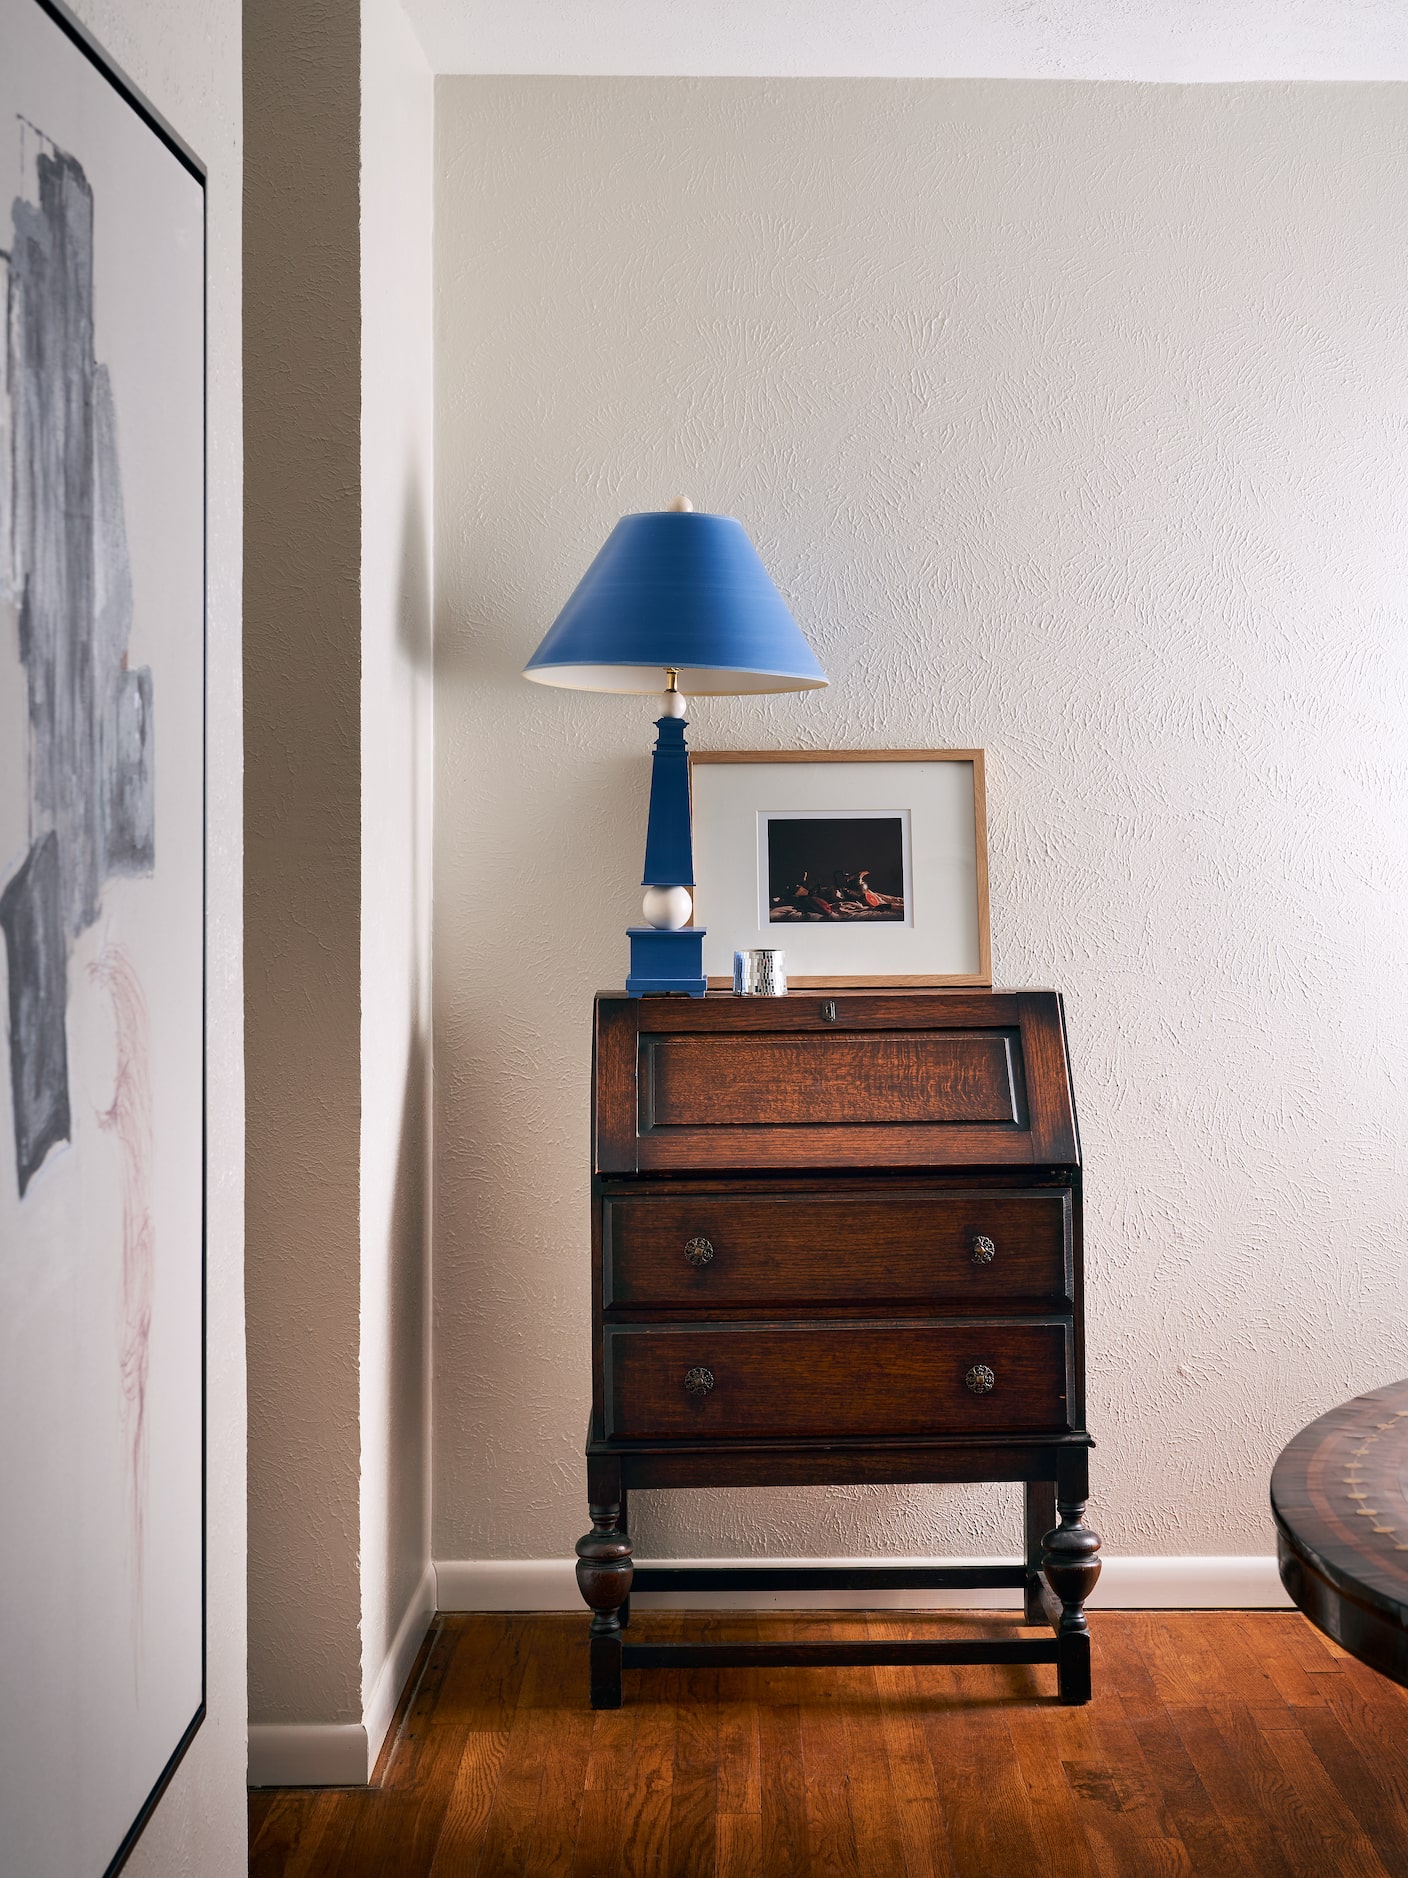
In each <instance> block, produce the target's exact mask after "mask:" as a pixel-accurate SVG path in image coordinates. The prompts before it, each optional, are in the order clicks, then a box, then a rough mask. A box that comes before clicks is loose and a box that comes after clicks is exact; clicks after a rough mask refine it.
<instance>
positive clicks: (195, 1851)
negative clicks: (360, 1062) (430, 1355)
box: [74, 0, 248, 1878]
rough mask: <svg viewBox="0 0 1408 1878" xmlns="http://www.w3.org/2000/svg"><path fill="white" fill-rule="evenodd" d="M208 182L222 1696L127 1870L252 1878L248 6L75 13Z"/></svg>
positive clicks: (211, 1022)
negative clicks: (246, 953)
mask: <svg viewBox="0 0 1408 1878" xmlns="http://www.w3.org/2000/svg"><path fill="white" fill-rule="evenodd" d="M74 6H75V11H76V12H77V14H78V15H79V17H80V18H81V19H82V21H83V23H84V25H85V26H87V27H88V28H89V30H90V31H91V32H92V33H93V34H94V35H95V36H96V37H97V38H98V39H99V41H100V42H101V43H102V44H103V45H104V47H105V48H106V49H107V51H108V52H109V53H110V54H111V55H112V57H113V58H114V59H115V60H116V61H117V62H118V64H119V65H120V66H121V67H122V68H123V70H124V71H125V72H126V73H127V74H128V76H129V77H130V78H131V79H132V80H133V82H134V83H135V84H136V85H138V86H139V87H140V88H141V89H142V90H143V91H144V92H145V93H146V95H147V96H148V97H149V98H150V99H151V101H152V103H153V104H154V105H155V106H156V108H157V110H158V111H160V112H161V113H162V115H163V116H164V117H166V118H167V120H168V121H169V122H170V123H171V124H172V125H173V126H174V128H175V129H176V130H177V131H178V132H179V134H180V135H181V136H182V137H184V138H185V139H186V141H187V142H188V143H189V144H190V145H191V148H192V149H193V150H195V151H196V152H197V153H198V154H199V155H200V157H201V158H202V160H203V161H204V162H205V164H206V167H207V171H208V181H207V194H206V209H207V215H208V222H207V235H208V248H207V253H208V263H209V265H208V274H207V284H208V296H209V297H208V300H207V319H208V329H207V356H208V372H207V380H206V391H207V407H206V409H207V426H208V428H207V441H208V456H207V463H208V472H209V480H208V484H207V497H208V509H207V514H208V526H209V532H208V536H207V553H208V562H207V569H208V586H207V602H208V611H207V615H206V656H207V661H208V663H207V686H208V690H207V706H206V728H207V746H206V760H207V768H206V818H207V819H206V830H207V849H206V896H207V902H206V903H207V909H208V916H207V924H206V1005H207V1038H208V1055H207V1083H206V1091H207V1104H208V1106H207V1124H208V1144H207V1155H206V1166H207V1173H208V1182H209V1184H208V1187H207V1193H206V1204H207V1214H206V1283H207V1292H206V1311H207V1362H208V1370H207V1377H206V1390H207V1395H206V1467H207V1482H206V1495H207V1497H206V1507H207V1517H206V1571H207V1577H206V1651H207V1658H206V1701H207V1714H206V1719H205V1722H204V1725H203V1726H202V1727H201V1729H200V1732H199V1733H198V1734H197V1735H196V1738H195V1740H194V1741H193V1742H192V1743H191V1746H190V1748H189V1750H188V1751H187V1754H186V1757H185V1759H184V1760H183V1761H182V1763H181V1765H180V1767H179V1769H178V1770H177V1772H176V1775H175V1777H174V1779H173V1780H172V1783H171V1785H170V1786H169V1787H168V1788H167V1790H166V1793H165V1795H164V1796H163V1798H162V1801H161V1804H160V1806H159V1807H158V1808H157V1811H156V1812H155V1814H154V1815H153V1816H152V1818H151V1820H150V1822H149V1823H148V1825H147V1828H146V1831H145V1832H144V1833H143V1835H142V1837H141V1839H140V1840H139V1841H138V1844H137V1847H136V1849H135V1850H134V1852H133V1853H132V1856H131V1858H130V1859H129V1861H128V1863H127V1865H126V1867H125V1868H124V1870H125V1872H126V1874H128V1878H187V1875H188V1874H189V1873H192V1872H200V1873H201V1874H202V1878H238V1874H240V1873H243V1872H244V1871H245V1870H246V1869H247V1865H248V1859H247V1856H246V1842H247V1832H246V1825H245V1794H244V1771H245V1574H244V1552H245V1371H244V1061H243V1035H244V1025H243V1012H242V996H243V994H242V961H241V953H242V932H241V924H242V913H241V874H242V863H241V839H242V837H241V826H242V800H241V778H242V773H243V762H244V758H243V748H242V739H241V731H240V687H241V678H240V566H241V558H242V539H241V531H242V514H243V497H242V491H241V477H242V448H241V419H240V205H241V188H242V178H241V150H242V130H241V115H240V3H239V0H205V4H204V5H203V7H202V12H201V24H200V31H199V32H198V33H193V32H191V31H190V30H189V20H188V18H187V13H186V9H185V8H184V7H183V6H182V5H181V4H180V3H179V0H74Z"/></svg>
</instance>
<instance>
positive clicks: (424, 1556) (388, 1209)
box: [361, 0, 435, 1717]
mask: <svg viewBox="0 0 1408 1878" xmlns="http://www.w3.org/2000/svg"><path fill="white" fill-rule="evenodd" d="M434 103H435V97H434V81H433V79H432V78H431V75H430V67H429V66H428V65H427V64H426V62H425V55H424V54H423V53H422V51H421V49H420V46H419V44H418V42H417V40H416V38H415V35H414V34H413V33H412V31H411V29H410V26H409V24H408V23H407V20H406V17H405V15H404V13H402V11H401V8H400V7H399V5H398V4H397V0H362V153H361V197H362V227H361V235H362V1153H361V1170H362V1171H361V1181H362V1222H361V1229H362V1309H361V1418H362V1479H361V1498H362V1516H361V1533H362V1702H363V1711H364V1713H365V1712H366V1709H367V1707H368V1705H369V1704H372V1703H373V1701H374V1700H375V1699H376V1698H377V1694H378V1682H379V1680H380V1679H381V1678H382V1677H383V1672H384V1671H386V1672H387V1674H388V1675H389V1676H390V1678H391V1679H392V1680H394V1681H396V1682H397V1683H398V1684H399V1679H400V1676H401V1675H403V1674H404V1666H403V1665H402V1663H401V1662H400V1661H399V1660H392V1661H391V1664H390V1668H389V1670H387V1664H388V1656H389V1653H390V1652H391V1650H392V1645H393V1643H394V1641H395V1638H396V1634H397V1631H398V1630H399V1629H400V1627H401V1625H402V1621H403V1619H404V1618H405V1616H406V1613H407V1610H408V1609H409V1607H410V1606H411V1605H412V1604H413V1603H414V1601H415V1600H416V1598H417V1594H418V1593H419V1591H420V1589H421V1581H422V1578H423V1576H424V1573H425V1569H426V1565H427V1563H428V1561H429V1557H430V1493H429V1475H428V1470H429V1464H430V1403H429V1383H430V1363H429V1350H428V1340H429V1326H430V1296H429V1259H430V1243H429V1208H428V1206H427V1203H426V1201H427V1190H428V1186H429V1162H428V1154H429V1108H430V1037H429V1028H430V827H431V787H432V777H431V771H430V763H431V750H432V732H433V725H432V722H431V704H430V548H431V542H430V530H431V518H430V502H431V487H432V481H433V470H434V463H433V454H432V448H431V438H432V433H433V429H434V408H433V374H432V369H431V367H432V327H431V235H432V220H433V217H432V201H433V161H434V146H433V139H432V125H433V121H434ZM426 1615H427V1616H428V1615H429V1610H428V1609H427V1611H426ZM417 1640H418V1639H413V1640H412V1641H413V1642H414V1641H417ZM394 1694H395V1691H391V1690H386V1691H383V1701H382V1704H381V1705H382V1706H385V1698H392V1699H394ZM389 1713H390V1710H389V1708H388V1709H387V1714H388V1717H389Z"/></svg>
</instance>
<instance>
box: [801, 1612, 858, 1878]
mask: <svg viewBox="0 0 1408 1878" xmlns="http://www.w3.org/2000/svg"><path fill="white" fill-rule="evenodd" d="M846 1628H847V1626H846V1624H845V1622H844V1621H842V1620H839V1619H838V1620H837V1621H835V1622H832V1621H830V1620H829V1619H827V1618H812V1617H807V1618H798V1619H797V1620H796V1629H795V1634H796V1637H797V1639H798V1641H799V1642H819V1643H827V1642H831V1641H833V1640H835V1641H842V1640H844V1638H845V1634H846ZM800 1679H801V1680H803V1681H804V1682H805V1683H806V1684H807V1685H809V1686H808V1688H807V1691H806V1695H807V1699H805V1700H804V1701H803V1702H802V1704H801V1709H800V1713H801V1723H802V1773H803V1780H804V1785H805V1792H806V1822H807V1858H808V1864H809V1866H810V1869H811V1871H812V1872H813V1873H814V1874H815V1878H857V1875H858V1874H859V1873H860V1871H861V1866H860V1861H859V1856H858V1854H857V1851H856V1837H855V1827H854V1825H853V1823H852V1820H851V1805H850V1793H849V1780H848V1773H849V1768H848V1763H847V1745H846V1718H845V1712H844V1707H843V1698H842V1694H841V1686H840V1684H839V1682H838V1679H837V1675H836V1672H835V1671H833V1670H826V1671H822V1670H802V1671H801V1672H800ZM818 1683H820V1684H821V1685H822V1686H821V1687H817V1686H815V1685H817V1684H818Z"/></svg>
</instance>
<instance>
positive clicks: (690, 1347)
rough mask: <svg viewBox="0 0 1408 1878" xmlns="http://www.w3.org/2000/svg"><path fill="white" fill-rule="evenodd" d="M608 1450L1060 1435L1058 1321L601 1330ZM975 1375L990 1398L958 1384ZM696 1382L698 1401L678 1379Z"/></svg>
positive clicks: (1064, 1413) (1063, 1361)
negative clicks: (702, 1443) (730, 1442)
mask: <svg viewBox="0 0 1408 1878" xmlns="http://www.w3.org/2000/svg"><path fill="white" fill-rule="evenodd" d="M606 1366H607V1405H608V1417H609V1420H608V1426H607V1430H606V1432H607V1437H608V1439H612V1438H616V1439H623V1440H649V1439H657V1440H658V1439H669V1438H670V1437H672V1436H677V1435H692V1436H694V1437H696V1438H707V1437H709V1436H715V1437H724V1436H740V1435H760V1436H768V1435H771V1436H786V1435H792V1436H807V1437H813V1438H818V1437H819V1438H825V1437H827V1436H833V1435H834V1436H846V1435H874V1434H886V1435H920V1434H928V1435H934V1434H949V1435H953V1434H979V1433H981V1434H987V1433H1007V1432H1009V1431H1012V1430H1017V1429H1025V1430H1033V1431H1037V1430H1051V1431H1061V1430H1064V1429H1066V1428H1068V1427H1069V1426H1070V1411H1069V1394H1070V1330H1069V1326H1068V1325H1067V1324H1066V1322H1065V1321H1064V1320H1057V1321H1054V1322H1035V1321H1033V1322H1027V1323H1014V1322H1011V1321H1010V1320H1008V1321H992V1320H987V1319H974V1320H972V1321H971V1322H967V1323H963V1324H933V1323H908V1324H892V1325H884V1324H877V1323H873V1322H861V1323H853V1324H824V1325H805V1324H786V1325H756V1324H751V1325H740V1324H736V1323H708V1322H701V1323H692V1324H680V1325H656V1324H651V1325H644V1324H612V1325H608V1326H607V1330H606ZM983 1368H985V1369H986V1371H987V1372H988V1374H989V1375H990V1376H991V1378H992V1381H991V1386H990V1387H989V1388H988V1389H987V1390H986V1391H985V1392H984V1393H976V1392H975V1391H974V1389H973V1388H971V1387H970V1386H969V1385H968V1383H967V1381H966V1380H965V1379H966V1378H967V1377H968V1376H969V1375H970V1373H972V1372H974V1371H975V1370H979V1369H983ZM696 1370H704V1371H706V1372H707V1374H708V1376H709V1378H710V1382H709V1386H708V1387H707V1389H706V1390H704V1391H702V1392H700V1393H691V1392H690V1390H689V1387H688V1381H687V1379H688V1378H689V1377H690V1376H691V1375H692V1373H693V1372H694V1371H696Z"/></svg>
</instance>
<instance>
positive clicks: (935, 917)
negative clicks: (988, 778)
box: [690, 750, 992, 989]
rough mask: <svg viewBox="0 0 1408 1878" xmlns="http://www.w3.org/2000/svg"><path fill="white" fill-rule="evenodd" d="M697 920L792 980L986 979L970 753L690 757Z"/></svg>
mask: <svg viewBox="0 0 1408 1878" xmlns="http://www.w3.org/2000/svg"><path fill="white" fill-rule="evenodd" d="M690 773H691V778H692V787H693V793H694V871H695V880H696V882H697V885H696V888H695V895H694V923H695V925H697V926H704V927H706V928H707V929H708V931H707V936H706V937H705V940H704V969H705V972H706V973H707V975H708V979H709V984H710V986H711V987H712V988H718V989H726V988H727V987H728V986H730V985H731V984H732V983H733V955H734V953H735V951H742V950H748V949H750V948H753V947H759V946H774V947H779V948H780V949H781V950H782V951H783V952H785V953H786V955H787V957H786V970H787V982H788V984H789V985H800V986H802V987H804V988H805V987H807V986H830V985H839V986H846V985H990V984H991V983H992V953H991V945H990V940H989V930H988V855H987V810H986V803H985V800H984V790H983V753H982V751H981V750H807V751H781V750H704V751H695V752H694V753H693V756H692V758H691V765H690Z"/></svg>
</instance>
